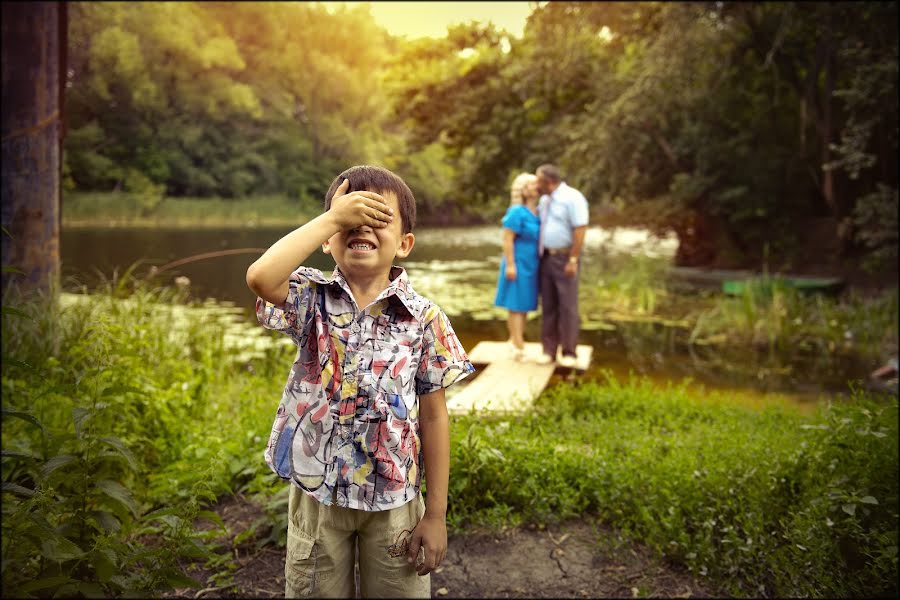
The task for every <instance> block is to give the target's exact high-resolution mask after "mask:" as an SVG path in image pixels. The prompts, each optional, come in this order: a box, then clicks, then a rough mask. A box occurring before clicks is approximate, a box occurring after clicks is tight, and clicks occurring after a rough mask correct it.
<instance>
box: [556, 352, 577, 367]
mask: <svg viewBox="0 0 900 600" xmlns="http://www.w3.org/2000/svg"><path fill="white" fill-rule="evenodd" d="M559 366H561V367H566V368H567V369H574V368H575V357H574V356H572V355H570V354H565V355H563V356H560V357H559Z"/></svg>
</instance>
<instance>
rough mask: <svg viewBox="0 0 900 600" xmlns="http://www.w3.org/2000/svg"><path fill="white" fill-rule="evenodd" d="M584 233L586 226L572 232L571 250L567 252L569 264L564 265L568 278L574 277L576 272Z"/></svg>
mask: <svg viewBox="0 0 900 600" xmlns="http://www.w3.org/2000/svg"><path fill="white" fill-rule="evenodd" d="M585 231H587V225H582V226H581V227H576V228H575V229H573V230H572V250H571V251H570V252H569V262H567V263H566V275H568V276H569V277H574V276H575V273H577V272H578V263H579V261H580V260H581V250H582V248H583V247H584V232H585ZM573 259H574V260H573Z"/></svg>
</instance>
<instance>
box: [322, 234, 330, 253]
mask: <svg viewBox="0 0 900 600" xmlns="http://www.w3.org/2000/svg"><path fill="white" fill-rule="evenodd" d="M322 252H324V253H325V254H331V238H328V239H327V240H325V241H324V242H322Z"/></svg>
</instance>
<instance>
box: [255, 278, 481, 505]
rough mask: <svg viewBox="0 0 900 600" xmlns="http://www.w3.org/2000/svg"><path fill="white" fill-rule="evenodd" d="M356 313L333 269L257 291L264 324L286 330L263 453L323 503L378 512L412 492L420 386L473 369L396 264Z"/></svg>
mask: <svg viewBox="0 0 900 600" xmlns="http://www.w3.org/2000/svg"><path fill="white" fill-rule="evenodd" d="M390 277H391V284H390V285H389V286H388V287H387V288H386V289H385V290H384V291H383V292H382V293H381V294H380V295H379V296H378V297H377V298H376V299H375V300H374V301H373V302H372V304H370V305H369V306H368V307H367V308H366V309H365V310H363V311H361V310H360V309H359V308H358V307H357V305H356V302H355V300H354V299H353V296H352V294H351V293H350V288H349V286H348V285H347V281H346V280H345V279H344V277H343V275H342V274H341V272H340V270H339V269H335V270H334V273H333V274H332V277H331V279H327V278H326V277H325V276H324V275H323V274H322V272H321V271H318V270H316V269H311V268H307V267H300V268H299V269H298V270H297V271H295V272H294V273H293V274H291V277H290V280H289V284H290V287H289V291H288V295H287V299H286V300H285V303H284V304H283V305H282V306H274V305H272V304H271V303H269V302H266V301H265V300H263V299H262V298H257V300H256V316H257V319H258V320H259V322H260V324H262V325H263V326H264V327H266V328H268V329H274V330H276V331H281V332H283V333H286V334H287V335H289V336H291V338H292V339H293V341H294V343H296V344H297V358H296V360H295V361H294V364H293V367H292V368H291V373H290V376H289V377H288V381H287V385H285V388H284V393H283V395H282V398H281V404H280V405H279V407H278V412H277V413H276V416H275V424H274V426H273V427H272V434H271V436H270V437H269V442H268V444H267V446H266V451H265V460H266V463H267V464H268V465H269V467H270V468H271V469H272V470H273V471H275V473H277V474H278V475H279V476H280V477H281V478H282V479H287V480H290V481H293V482H294V483H295V484H296V485H298V486H299V487H300V488H302V489H303V490H305V491H306V492H307V493H308V494H310V495H312V496H313V497H314V498H315V499H317V500H318V501H319V502H322V503H323V504H337V505H338V506H344V507H349V508H354V509H358V510H366V511H378V510H387V509H391V508H396V507H397V506H401V505H403V504H405V503H406V502H408V501H410V500H412V499H414V498H415V497H416V496H417V494H418V491H419V484H420V482H421V478H422V465H423V464H424V463H423V455H422V445H421V443H420V441H419V418H418V417H419V400H418V396H419V395H420V394H428V393H431V392H434V391H436V390H438V389H440V388H443V387H447V386H449V385H451V384H452V383H454V382H456V381H459V380H460V379H462V378H464V377H466V376H467V375H468V374H469V373H472V372H473V371H474V370H475V369H474V367H473V366H472V363H470V362H469V359H468V356H466V352H465V350H464V349H463V347H462V345H461V344H460V342H459V339H458V338H457V337H456V334H455V333H454V332H453V328H452V327H451V326H450V321H449V320H448V319H447V316H446V315H445V314H444V312H443V311H442V310H441V309H440V308H439V307H438V306H437V305H436V304H434V303H432V302H431V301H429V300H428V299H426V298H424V297H422V296H420V295H418V294H417V293H416V292H415V291H413V289H412V286H411V285H410V283H409V279H408V277H407V275H406V271H405V270H403V269H402V268H400V267H392V268H391V273H390Z"/></svg>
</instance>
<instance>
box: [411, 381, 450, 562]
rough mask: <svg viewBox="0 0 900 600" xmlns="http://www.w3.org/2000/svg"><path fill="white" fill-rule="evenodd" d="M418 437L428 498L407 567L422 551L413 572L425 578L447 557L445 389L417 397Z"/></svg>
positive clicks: (447, 459) (447, 443) (447, 477)
mask: <svg viewBox="0 0 900 600" xmlns="http://www.w3.org/2000/svg"><path fill="white" fill-rule="evenodd" d="M419 436H420V438H421V443H422V454H423V455H424V458H425V465H424V466H425V480H426V483H427V485H428V497H427V498H426V500H425V516H424V517H422V520H421V521H419V524H418V525H417V526H416V528H415V530H414V531H413V535H412V539H411V540H410V543H409V557H408V560H409V562H410V563H414V562H415V560H416V557H417V556H418V555H419V548H420V547H422V548H424V549H425V560H424V562H423V563H422V564H421V565H419V566H418V567H417V568H416V571H417V572H418V574H419V575H427V574H428V573H430V572H431V571H432V570H434V569H435V568H437V567H438V565H440V564H441V562H442V561H443V560H444V556H445V555H446V554H447V487H448V484H449V480H450V418H449V417H448V416H447V402H446V399H445V398H444V389H443V388H441V389H439V390H437V391H435V392H432V393H430V394H423V395H421V396H419Z"/></svg>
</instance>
